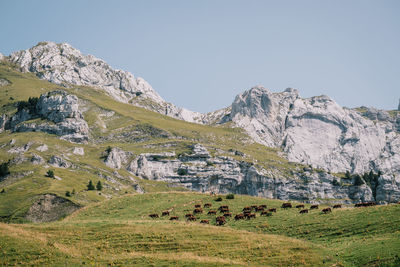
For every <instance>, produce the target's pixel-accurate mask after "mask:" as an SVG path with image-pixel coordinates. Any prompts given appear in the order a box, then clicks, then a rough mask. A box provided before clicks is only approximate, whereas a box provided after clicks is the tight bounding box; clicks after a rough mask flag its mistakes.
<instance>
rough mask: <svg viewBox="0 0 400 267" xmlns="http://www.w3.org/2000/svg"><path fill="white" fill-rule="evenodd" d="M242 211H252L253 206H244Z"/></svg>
mask: <svg viewBox="0 0 400 267" xmlns="http://www.w3.org/2000/svg"><path fill="white" fill-rule="evenodd" d="M242 211H243V212H246V211H248V212H250V211H251V207H244V208H243V210H242Z"/></svg>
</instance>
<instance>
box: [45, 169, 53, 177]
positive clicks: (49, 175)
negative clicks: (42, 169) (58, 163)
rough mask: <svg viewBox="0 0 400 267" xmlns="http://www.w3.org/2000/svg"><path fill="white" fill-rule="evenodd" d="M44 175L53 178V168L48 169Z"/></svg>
mask: <svg viewBox="0 0 400 267" xmlns="http://www.w3.org/2000/svg"><path fill="white" fill-rule="evenodd" d="M46 176H47V177H50V178H54V171H53V170H48V171H47V172H46Z"/></svg>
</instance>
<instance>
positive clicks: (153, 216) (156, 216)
mask: <svg viewBox="0 0 400 267" xmlns="http://www.w3.org/2000/svg"><path fill="white" fill-rule="evenodd" d="M149 217H150V218H152V219H154V218H159V216H158V214H155V213H153V214H150V215H149Z"/></svg>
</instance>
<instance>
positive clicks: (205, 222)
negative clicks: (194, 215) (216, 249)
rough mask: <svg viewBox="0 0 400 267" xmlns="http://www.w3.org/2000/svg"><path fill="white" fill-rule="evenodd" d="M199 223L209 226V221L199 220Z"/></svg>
mask: <svg viewBox="0 0 400 267" xmlns="http://www.w3.org/2000/svg"><path fill="white" fill-rule="evenodd" d="M200 223H204V224H209V223H210V221H209V220H201V221H200Z"/></svg>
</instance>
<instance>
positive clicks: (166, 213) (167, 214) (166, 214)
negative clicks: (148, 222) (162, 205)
mask: <svg viewBox="0 0 400 267" xmlns="http://www.w3.org/2000/svg"><path fill="white" fill-rule="evenodd" d="M161 216H169V211H168V210H166V211H163V212H162V214H161Z"/></svg>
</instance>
